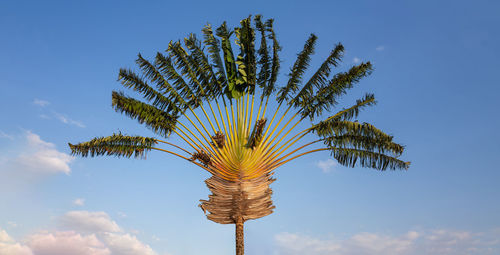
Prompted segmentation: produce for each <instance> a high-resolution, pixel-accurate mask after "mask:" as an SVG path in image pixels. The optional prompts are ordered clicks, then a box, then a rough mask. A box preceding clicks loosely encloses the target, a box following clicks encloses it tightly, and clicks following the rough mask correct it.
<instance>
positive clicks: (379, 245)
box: [274, 229, 500, 255]
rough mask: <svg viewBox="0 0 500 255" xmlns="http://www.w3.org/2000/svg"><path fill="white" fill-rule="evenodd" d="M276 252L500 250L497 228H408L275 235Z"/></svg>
mask: <svg viewBox="0 0 500 255" xmlns="http://www.w3.org/2000/svg"><path fill="white" fill-rule="evenodd" d="M275 243H276V251H275V253H274V254H275V255H281V254H283V255H284V254H286V255H298V254H309V255H365V254H366V255H368V254H370V255H382V254H383V255H419V254H436V255H466V254H467V255H485V254H488V255H493V254H499V252H500V231H489V232H487V233H471V232H466V231H453V230H444V229H440V230H432V231H421V232H416V231H409V232H407V233H405V234H403V235H400V236H391V235H384V234H376V233H359V234H355V235H353V236H351V237H349V238H347V239H336V238H327V239H320V238H315V237H310V236H307V235H301V234H292V233H280V234H278V235H276V236H275Z"/></svg>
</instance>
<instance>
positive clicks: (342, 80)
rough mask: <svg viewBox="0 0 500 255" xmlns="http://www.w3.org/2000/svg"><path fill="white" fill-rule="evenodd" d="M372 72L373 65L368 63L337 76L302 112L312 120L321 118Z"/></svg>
mask: <svg viewBox="0 0 500 255" xmlns="http://www.w3.org/2000/svg"><path fill="white" fill-rule="evenodd" d="M372 70H373V68H372V65H371V63H370V62H367V63H361V64H359V65H357V66H353V67H352V68H351V69H349V71H347V72H343V73H338V74H336V75H335V76H334V77H333V78H332V79H331V80H330V82H329V84H328V86H326V87H323V88H321V89H320V90H319V91H318V92H317V93H316V95H315V96H314V97H313V98H312V99H311V101H310V103H309V104H307V105H305V106H306V107H305V108H306V109H303V110H302V115H303V116H308V117H310V118H311V119H312V118H314V117H315V116H320V115H321V114H322V113H323V112H324V111H329V110H331V108H332V107H334V106H335V105H336V104H337V103H338V101H337V99H338V97H339V96H341V95H343V94H345V93H346V92H347V90H348V89H350V88H352V87H353V85H354V84H356V83H358V82H359V81H360V80H361V79H362V78H363V77H366V76H368V75H370V74H371V71H372Z"/></svg>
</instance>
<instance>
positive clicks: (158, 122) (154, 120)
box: [112, 91, 178, 137]
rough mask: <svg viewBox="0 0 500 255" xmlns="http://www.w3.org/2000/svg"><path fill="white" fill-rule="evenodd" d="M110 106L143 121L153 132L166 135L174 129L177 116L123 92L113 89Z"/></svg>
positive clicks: (140, 121)
mask: <svg viewBox="0 0 500 255" xmlns="http://www.w3.org/2000/svg"><path fill="white" fill-rule="evenodd" d="M112 106H113V107H114V108H115V110H116V111H117V112H121V113H125V114H127V115H128V116H129V117H131V118H133V119H137V120H138V121H139V123H141V124H142V123H144V124H146V126H148V127H149V128H151V130H153V131H154V132H155V133H157V134H159V135H162V136H165V137H168V136H169V135H170V133H171V132H172V131H173V130H174V129H175V124H176V121H177V118H178V116H173V115H170V114H168V113H167V112H165V111H162V110H160V109H158V108H156V107H154V106H151V105H148V104H146V103H143V102H141V101H138V100H135V99H134V98H131V97H126V96H125V95H123V93H119V92H116V91H113V94H112Z"/></svg>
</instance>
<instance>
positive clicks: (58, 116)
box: [33, 98, 85, 128]
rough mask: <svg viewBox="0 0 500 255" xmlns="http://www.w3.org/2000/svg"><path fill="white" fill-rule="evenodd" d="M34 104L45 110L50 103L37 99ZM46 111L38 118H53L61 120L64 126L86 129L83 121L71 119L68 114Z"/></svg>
mask: <svg viewBox="0 0 500 255" xmlns="http://www.w3.org/2000/svg"><path fill="white" fill-rule="evenodd" d="M33 104H35V105H38V106H40V107H42V108H44V107H46V106H47V105H49V104H50V102H49V101H45V100H41V99H36V98H35V99H34V100H33ZM46 111H47V110H43V112H42V113H40V114H39V115H38V116H39V117H40V118H42V119H52V118H55V119H57V120H59V121H60V122H62V123H64V124H68V125H73V126H77V127H80V128H85V124H83V123H82V122H81V121H78V120H74V119H71V118H70V117H68V116H67V115H66V114H63V113H59V112H57V111H51V113H47V112H46Z"/></svg>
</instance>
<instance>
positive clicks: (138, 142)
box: [68, 133, 157, 158]
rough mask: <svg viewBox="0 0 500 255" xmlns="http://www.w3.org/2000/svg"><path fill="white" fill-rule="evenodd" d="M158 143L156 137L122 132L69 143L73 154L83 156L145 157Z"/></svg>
mask: <svg viewBox="0 0 500 255" xmlns="http://www.w3.org/2000/svg"><path fill="white" fill-rule="evenodd" d="M156 143H157V141H156V139H154V138H151V137H142V136H125V135H122V134H121V133H118V134H113V135H111V136H108V137H97V138H94V139H92V140H90V141H88V142H83V143H79V144H76V145H73V144H71V143H68V145H69V147H70V149H71V154H72V155H79V156H82V157H88V156H90V157H95V156H102V155H107V156H117V157H127V158H130V157H131V156H134V157H136V158H145V157H146V152H147V151H150V150H151V149H152V146H153V145H155V144H156Z"/></svg>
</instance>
